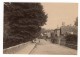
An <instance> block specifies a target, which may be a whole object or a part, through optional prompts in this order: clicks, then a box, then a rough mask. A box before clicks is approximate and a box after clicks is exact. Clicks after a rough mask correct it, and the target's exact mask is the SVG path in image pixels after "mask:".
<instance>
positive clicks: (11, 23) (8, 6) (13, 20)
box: [4, 2, 47, 41]
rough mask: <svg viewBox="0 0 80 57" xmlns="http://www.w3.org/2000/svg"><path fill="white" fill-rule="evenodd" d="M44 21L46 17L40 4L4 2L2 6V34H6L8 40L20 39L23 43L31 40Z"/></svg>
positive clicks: (37, 33) (36, 34)
mask: <svg viewBox="0 0 80 57" xmlns="http://www.w3.org/2000/svg"><path fill="white" fill-rule="evenodd" d="M46 21H47V15H46V14H45V12H44V10H43V6H42V5H41V4H40V3H13V2H11V3H7V2H6V3H5V4H4V30H5V31H4V34H5V35H6V34H8V35H7V36H9V37H8V38H11V37H13V39H14V38H19V39H20V38H22V39H23V41H29V40H33V39H34V38H36V37H37V36H38V35H39V32H40V30H41V26H43V25H44V24H45V22H46ZM6 24H7V26H6ZM6 27H8V28H6ZM6 31H7V32H6ZM5 32H6V33H5ZM5 35H4V36H5ZM4 38H5V37H4Z"/></svg>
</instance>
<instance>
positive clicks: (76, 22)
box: [74, 17, 78, 26]
mask: <svg viewBox="0 0 80 57" xmlns="http://www.w3.org/2000/svg"><path fill="white" fill-rule="evenodd" d="M74 25H75V26H78V17H77V18H76V21H75V24H74Z"/></svg>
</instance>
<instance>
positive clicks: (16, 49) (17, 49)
mask: <svg viewBox="0 0 80 57" xmlns="http://www.w3.org/2000/svg"><path fill="white" fill-rule="evenodd" d="M35 44H36V43H31V42H26V43H22V44H19V45H16V46H12V47H9V48H7V49H3V54H25V53H26V54H29V53H30V52H31V50H32V49H33V48H34V47H35Z"/></svg>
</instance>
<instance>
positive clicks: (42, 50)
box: [30, 39, 77, 55]
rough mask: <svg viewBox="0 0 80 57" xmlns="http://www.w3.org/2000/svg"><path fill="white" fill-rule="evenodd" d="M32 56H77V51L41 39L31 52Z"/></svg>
mask: <svg viewBox="0 0 80 57" xmlns="http://www.w3.org/2000/svg"><path fill="white" fill-rule="evenodd" d="M30 54H53V55H54V54H55V55H56V54H57V55H58V54H61V55H76V54H77V51H76V50H74V49H71V48H68V47H65V46H60V45H58V44H52V43H51V42H50V41H46V40H44V39H40V43H38V44H37V46H36V47H35V48H34V49H33V50H32V51H31V53H30Z"/></svg>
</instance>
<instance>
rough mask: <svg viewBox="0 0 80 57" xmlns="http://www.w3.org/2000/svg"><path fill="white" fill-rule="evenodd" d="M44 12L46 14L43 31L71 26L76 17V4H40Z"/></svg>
mask: <svg viewBox="0 0 80 57" xmlns="http://www.w3.org/2000/svg"><path fill="white" fill-rule="evenodd" d="M42 5H43V8H44V12H45V13H46V14H48V18H47V22H46V25H44V26H43V28H45V29H55V28H57V27H60V26H62V22H64V23H65V25H70V24H71V25H73V24H74V22H75V20H76V17H78V4H77V3H42Z"/></svg>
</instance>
